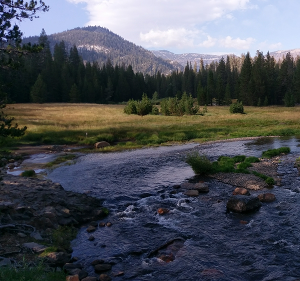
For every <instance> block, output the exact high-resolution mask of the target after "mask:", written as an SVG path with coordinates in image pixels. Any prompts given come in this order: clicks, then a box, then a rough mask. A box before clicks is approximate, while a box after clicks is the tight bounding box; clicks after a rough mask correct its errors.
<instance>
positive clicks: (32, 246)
mask: <svg viewBox="0 0 300 281" xmlns="http://www.w3.org/2000/svg"><path fill="white" fill-rule="evenodd" d="M23 247H24V248H27V249H30V250H32V251H34V252H36V253H41V252H43V251H45V249H46V246H44V245H40V244H38V243H35V242H30V243H24V244H23Z"/></svg>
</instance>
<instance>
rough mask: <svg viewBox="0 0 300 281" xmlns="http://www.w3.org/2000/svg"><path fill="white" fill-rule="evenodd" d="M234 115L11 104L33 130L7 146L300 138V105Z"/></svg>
mask: <svg viewBox="0 0 300 281" xmlns="http://www.w3.org/2000/svg"><path fill="white" fill-rule="evenodd" d="M244 108H245V114H231V113H230V112H229V106H209V107H207V109H208V112H207V113H205V115H204V116H202V115H192V116H190V115H185V116H180V117H178V116H162V115H147V116H138V115H127V114H125V113H124V112H123V109H124V105H102V104H65V103H64V104H30V103H29V104H9V105H7V107H6V108H5V113H6V114H8V115H10V116H14V117H15V122H17V123H18V124H19V126H27V127H28V129H27V131H26V134H25V135H24V136H23V137H22V138H20V139H15V140H12V139H6V140H1V142H2V143H1V145H2V146H6V145H9V144H10V145H11V146H15V145H20V144H32V145H37V144H76V145H93V144H94V143H95V142H97V141H102V140H105V141H108V142H109V143H111V144H113V146H111V147H109V148H105V149H104V151H112V150H122V149H128V148H138V147H142V146H148V145H161V144H169V143H182V142H187V141H196V142H206V141H212V140H224V139H232V138H240V137H257V136H292V135H300V107H289V108H287V107H280V106H269V107H247V106H245V107H244Z"/></svg>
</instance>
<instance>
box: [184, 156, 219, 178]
mask: <svg viewBox="0 0 300 281" xmlns="http://www.w3.org/2000/svg"><path fill="white" fill-rule="evenodd" d="M186 163H188V164H189V165H190V166H191V167H192V169H193V171H194V172H195V173H196V174H198V175H208V174H210V173H212V171H213V167H212V164H211V162H210V161H209V159H208V158H207V157H206V156H205V155H199V154H198V153H197V152H196V153H191V154H188V155H187V157H186Z"/></svg>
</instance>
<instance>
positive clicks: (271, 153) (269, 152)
mask: <svg viewBox="0 0 300 281" xmlns="http://www.w3.org/2000/svg"><path fill="white" fill-rule="evenodd" d="M290 152H291V149H290V148H289V147H280V148H277V149H269V150H266V151H264V152H263V153H262V157H264V158H272V157H274V156H277V155H280V154H281V153H284V154H287V153H290Z"/></svg>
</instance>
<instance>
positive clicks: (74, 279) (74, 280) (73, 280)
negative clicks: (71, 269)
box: [66, 275, 80, 281]
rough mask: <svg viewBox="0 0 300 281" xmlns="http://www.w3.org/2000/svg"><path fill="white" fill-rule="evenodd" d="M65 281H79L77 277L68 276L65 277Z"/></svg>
mask: <svg viewBox="0 0 300 281" xmlns="http://www.w3.org/2000/svg"><path fill="white" fill-rule="evenodd" d="M66 281H80V280H79V276H78V275H69V276H67V277H66Z"/></svg>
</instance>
